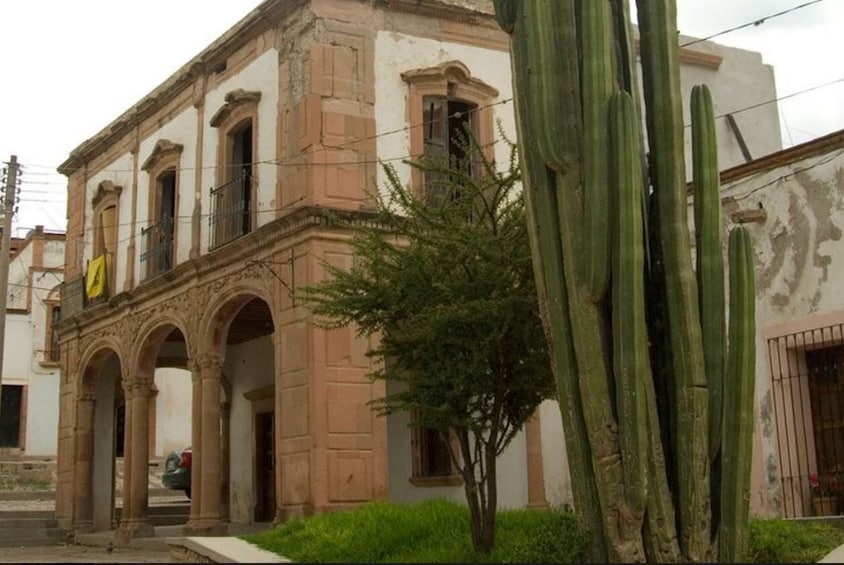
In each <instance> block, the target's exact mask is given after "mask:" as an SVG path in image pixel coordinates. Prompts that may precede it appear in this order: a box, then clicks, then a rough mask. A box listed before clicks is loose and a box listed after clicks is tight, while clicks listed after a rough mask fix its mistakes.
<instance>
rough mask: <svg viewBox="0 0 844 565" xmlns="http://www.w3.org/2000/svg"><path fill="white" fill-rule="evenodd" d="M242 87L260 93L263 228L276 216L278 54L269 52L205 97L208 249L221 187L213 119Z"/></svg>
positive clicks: (204, 244) (204, 241) (204, 238)
mask: <svg viewBox="0 0 844 565" xmlns="http://www.w3.org/2000/svg"><path fill="white" fill-rule="evenodd" d="M239 88H242V89H243V90H246V91H259V92H260V93H261V101H260V102H259V103H258V123H257V124H256V126H255V131H257V134H258V153H257V154H256V155H255V156H254V157H253V159H254V161H256V162H257V163H258V165H256V169H255V170H256V173H257V175H258V194H257V199H256V202H255V203H254V206H256V207H257V208H256V209H257V211H258V226H259V227H260V226H262V225H264V224H266V223H268V222H270V221H272V220H274V219H275V217H276V210H275V208H276V207H277V204H276V201H275V189H276V180H277V178H278V170H277V169H278V166H277V165H275V164H272V163H268V162H267V161H273V160H275V159H276V155H277V151H276V137H277V136H276V133H277V132H276V128H277V121H276V116H277V114H278V51H276V50H275V49H269V50H267V51H266V52H265V53H263V54H262V55H261V56H259V57H258V58H257V59H255V60H254V61H252V62H251V63H250V64H249V65H247V66H246V67H245V68H244V69H242V70H240V71H238V72H237V73H236V74H235V75H233V76H232V77H231V78H230V79H228V80H226V81H224V82H222V83H221V84H220V85H219V86H218V87H217V88H216V89H214V90H212V91H210V92H208V94H207V95H206V97H205V106H204V109H205V115H204V118H203V120H204V123H205V126H204V127H205V133H204V135H203V144H202V182H201V186H202V190H203V194H202V214H203V221H202V223H201V226H202V227H201V230H202V231H201V237H200V248H201V249H202V251H203V253H204V252H206V251H207V250H208V220H207V218H208V214H209V212H210V205H211V203H210V194H209V192H208V190H209V188H210V187H214V186H217V174H216V171H217V151H218V147H219V143H220V132H219V130H218V129H216V128H212V127H211V126H210V125H209V123H210V121H211V118H212V117H213V116H214V114H216V113H217V112H218V111H219V110H220V108H222V107H223V105H224V104H225V98H226V94H228V93H229V92H231V91H233V90H237V89H239Z"/></svg>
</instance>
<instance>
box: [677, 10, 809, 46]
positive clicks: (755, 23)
mask: <svg viewBox="0 0 844 565" xmlns="http://www.w3.org/2000/svg"><path fill="white" fill-rule="evenodd" d="M818 2H823V0H812V1H811V2H805V3H803V4H800V5H798V6H795V7H793V8H789V9H787V10H783V11H782V12H777V13H775V14H770V15H768V16H764V17H762V18H758V19H755V20H753V21H752V22H747V23H744V24H741V25H738V26H735V27H731V28H729V29H725V30H723V31H719V32H718V33H713V34H712V35H708V36H706V37H701V38H700V39H694V40H692V41H689V42H687V43H683V44H682V45H680V47H688V46H689V45H694V44H696V43H702V42H704V41H709V40H710V39H714V38H716V37H720V36H722V35H726V34H728V33H732V32H734V31H738V30H740V29H744V28H748V27H751V26H760V25H762V24H764V23H765V22H766V21H768V20H771V19H774V18H777V17H779V16H784V15H786V14H790V13H791V12H794V11H797V10H800V9H801V8H806V7H807V6H811V5H812V4H817V3H818Z"/></svg>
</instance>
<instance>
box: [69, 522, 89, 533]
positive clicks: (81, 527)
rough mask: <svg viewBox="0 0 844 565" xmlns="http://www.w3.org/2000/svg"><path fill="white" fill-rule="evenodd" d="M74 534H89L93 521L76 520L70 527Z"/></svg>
mask: <svg viewBox="0 0 844 565" xmlns="http://www.w3.org/2000/svg"><path fill="white" fill-rule="evenodd" d="M71 529H72V530H73V533H74V535H75V534H90V533H92V532H93V531H94V522H93V521H90V520H77V521H76V522H74V523H73V527H72V528H71Z"/></svg>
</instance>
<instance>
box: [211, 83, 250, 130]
mask: <svg viewBox="0 0 844 565" xmlns="http://www.w3.org/2000/svg"><path fill="white" fill-rule="evenodd" d="M260 101H261V93H260V92H258V91H246V90H243V89H242V88H238V89H237V90H232V91H231V92H229V93H228V94H226V101H225V104H223V106H222V107H221V108H220V109H219V110H217V113H215V114H214V116H213V117H212V118H211V127H212V128H216V127H219V125H220V124H222V123H223V122H224V121H225V120H226V118H228V117H229V116H230V115H231V113H232V112H233V111H234V110H235V109H237V108H238V107H240V106H245V105H247V104H258V102H260Z"/></svg>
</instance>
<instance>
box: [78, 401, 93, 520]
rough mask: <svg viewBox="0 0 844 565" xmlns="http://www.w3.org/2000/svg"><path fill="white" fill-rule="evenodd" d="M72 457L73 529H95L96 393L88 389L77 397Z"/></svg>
mask: <svg viewBox="0 0 844 565" xmlns="http://www.w3.org/2000/svg"><path fill="white" fill-rule="evenodd" d="M74 444H75V446H74V447H75V449H74V458H73V491H74V492H73V530H74V532H75V533H88V532H92V531H93V530H94V498H93V478H94V474H93V472H94V393H93V392H90V391H85V392H82V393H80V394H79V395H78V396H77V397H76V429H75V431H74Z"/></svg>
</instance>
